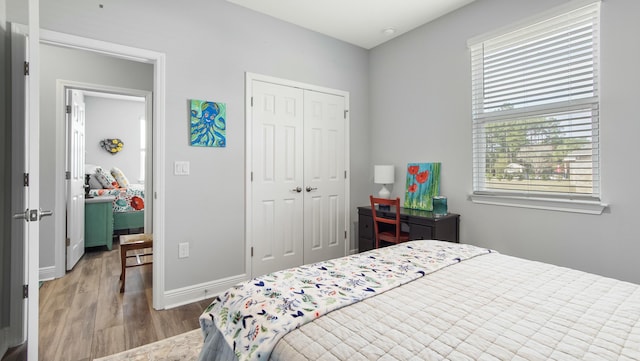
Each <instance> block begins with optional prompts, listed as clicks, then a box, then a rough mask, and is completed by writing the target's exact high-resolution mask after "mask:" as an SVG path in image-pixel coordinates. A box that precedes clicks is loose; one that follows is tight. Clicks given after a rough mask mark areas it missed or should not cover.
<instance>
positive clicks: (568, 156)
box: [469, 2, 600, 199]
mask: <svg viewBox="0 0 640 361" xmlns="http://www.w3.org/2000/svg"><path fill="white" fill-rule="evenodd" d="M599 11H600V3H599V2H596V3H592V4H589V5H587V6H583V7H581V8H578V9H575V10H571V11H568V12H564V13H562V14H559V15H558V14H556V15H555V16H551V17H549V18H547V19H545V20H542V21H537V22H535V23H532V24H527V25H525V26H522V27H520V28H519V29H517V30H515V31H510V32H508V33H505V34H502V35H499V36H496V37H493V38H491V39H487V40H483V41H480V42H475V43H470V45H469V46H470V49H471V66H472V69H471V71H472V93H473V94H472V98H473V157H474V159H473V185H474V193H476V194H494V193H496V194H501V195H505V194H506V195H509V194H513V195H518V196H522V195H525V196H532V195H533V196H536V197H540V196H543V197H563V198H572V199H575V198H585V199H599V195H600V189H599V182H600V174H599V161H600V158H599V150H598V136H599V133H598V132H599V131H598V108H599V100H598V76H599V74H598V65H599V64H598V54H599V43H598V32H599Z"/></svg>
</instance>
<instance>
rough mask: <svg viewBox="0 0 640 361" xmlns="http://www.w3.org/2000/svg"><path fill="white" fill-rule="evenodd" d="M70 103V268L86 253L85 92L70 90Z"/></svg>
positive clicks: (68, 202)
mask: <svg viewBox="0 0 640 361" xmlns="http://www.w3.org/2000/svg"><path fill="white" fill-rule="evenodd" d="M66 106H67V112H66V113H67V175H68V176H67V271H68V270H71V269H72V268H73V266H75V265H76V263H78V261H79V260H80V258H81V257H82V255H83V254H84V143H85V137H84V129H85V124H84V122H85V114H84V110H85V109H84V108H85V107H84V95H83V93H82V92H81V91H79V90H77V89H67V90H66Z"/></svg>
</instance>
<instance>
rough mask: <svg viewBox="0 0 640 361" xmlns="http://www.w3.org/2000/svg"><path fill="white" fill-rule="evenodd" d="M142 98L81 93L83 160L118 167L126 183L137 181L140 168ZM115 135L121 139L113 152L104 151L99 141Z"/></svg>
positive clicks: (108, 166) (105, 167)
mask: <svg viewBox="0 0 640 361" xmlns="http://www.w3.org/2000/svg"><path fill="white" fill-rule="evenodd" d="M141 99H142V101H133V100H124V99H111V98H103V97H95V96H85V98H84V102H85V114H86V123H85V124H86V127H85V139H86V143H85V150H86V157H85V163H90V164H95V165H99V166H101V167H102V168H104V169H105V170H107V171H109V170H111V169H112V168H113V167H118V168H119V169H120V170H122V172H123V173H124V175H125V176H126V177H127V179H128V180H129V182H130V183H138V180H139V179H140V175H141V173H140V171H141V170H142V169H144V164H140V145H141V144H140V118H141V117H142V118H144V111H145V103H144V98H141ZM105 138H118V139H120V140H122V142H123V143H124V147H122V150H121V151H120V152H118V153H116V154H111V153H107V152H106V151H105V150H104V149H103V148H102V147H101V146H100V141H101V140H103V139H105Z"/></svg>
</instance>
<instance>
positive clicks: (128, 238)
mask: <svg viewBox="0 0 640 361" xmlns="http://www.w3.org/2000/svg"><path fill="white" fill-rule="evenodd" d="M148 248H150V249H151V251H150V252H147V251H144V252H142V253H136V254H133V255H128V254H127V252H129V251H133V250H136V249H142V250H144V249H148ZM151 255H153V236H152V235H151V234H146V233H141V234H128V235H125V236H120V264H121V266H122V272H121V273H120V280H121V281H122V286H120V293H123V292H124V283H125V280H126V278H127V277H126V274H125V272H126V269H127V268H128V267H137V266H144V265H146V264H151V263H153V261H145V260H144V259H142V257H145V256H151ZM128 258H135V259H136V261H135V263H134V264H132V265H127V259H128Z"/></svg>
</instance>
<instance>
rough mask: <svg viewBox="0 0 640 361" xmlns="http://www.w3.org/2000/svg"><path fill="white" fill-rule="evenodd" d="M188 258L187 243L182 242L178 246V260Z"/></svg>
mask: <svg viewBox="0 0 640 361" xmlns="http://www.w3.org/2000/svg"><path fill="white" fill-rule="evenodd" d="M187 257H189V243H188V242H182V243H179V244H178V258H187Z"/></svg>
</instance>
